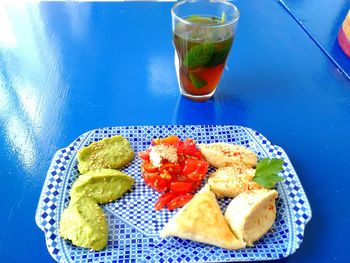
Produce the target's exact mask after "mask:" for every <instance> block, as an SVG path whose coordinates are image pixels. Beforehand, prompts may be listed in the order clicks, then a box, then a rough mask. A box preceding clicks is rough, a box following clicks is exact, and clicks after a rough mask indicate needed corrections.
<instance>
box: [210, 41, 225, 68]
mask: <svg viewBox="0 0 350 263" xmlns="http://www.w3.org/2000/svg"><path fill="white" fill-rule="evenodd" d="M230 49H231V44H229V45H227V46H226V47H224V48H221V49H220V50H218V51H214V53H213V55H212V57H211V59H210V60H209V62H208V63H207V65H206V66H207V67H209V68H210V67H215V66H217V65H219V64H222V63H224V62H225V60H226V58H227V56H228V54H229V53H230Z"/></svg>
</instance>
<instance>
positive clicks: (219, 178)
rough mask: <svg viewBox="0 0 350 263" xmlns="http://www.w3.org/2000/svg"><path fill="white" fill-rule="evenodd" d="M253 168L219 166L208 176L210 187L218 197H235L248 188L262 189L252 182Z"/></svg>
mask: <svg viewBox="0 0 350 263" xmlns="http://www.w3.org/2000/svg"><path fill="white" fill-rule="evenodd" d="M254 176H255V169H253V168H248V167H244V166H233V167H221V168H218V169H217V170H216V171H215V172H214V173H212V174H211V175H210V176H209V179H208V183H209V186H210V189H211V190H212V191H213V192H214V193H215V194H216V195H217V196H218V197H225V196H227V197H235V196H237V195H239V194H240V193H243V192H245V191H249V190H256V189H262V188H263V187H261V186H260V185H258V184H257V183H255V182H253V178H254Z"/></svg>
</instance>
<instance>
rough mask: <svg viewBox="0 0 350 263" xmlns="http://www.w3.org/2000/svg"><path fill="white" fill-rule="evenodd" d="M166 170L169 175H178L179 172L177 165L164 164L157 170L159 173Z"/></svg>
mask: <svg viewBox="0 0 350 263" xmlns="http://www.w3.org/2000/svg"><path fill="white" fill-rule="evenodd" d="M164 170H167V171H168V172H169V173H170V174H174V175H176V174H178V173H179V172H180V166H179V164H177V163H165V164H163V165H162V166H161V167H160V168H159V172H162V171H164Z"/></svg>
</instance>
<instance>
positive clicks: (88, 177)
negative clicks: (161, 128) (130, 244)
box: [59, 136, 134, 250]
mask: <svg viewBox="0 0 350 263" xmlns="http://www.w3.org/2000/svg"><path fill="white" fill-rule="evenodd" d="M133 156H134V152H133V150H132V148H131V146H130V143H129V141H128V140H127V139H125V138H123V137H122V136H113V137H110V138H105V139H102V140H101V141H98V142H93V143H92V144H90V145H89V146H87V147H84V148H83V149H81V150H80V151H79V152H78V156H77V158H78V169H79V171H80V172H81V173H84V174H82V175H80V176H79V177H78V179H77V180H76V181H75V182H74V183H73V185H72V189H71V191H70V197H71V201H70V203H69V205H68V207H67V208H66V209H65V210H64V211H63V213H62V215H61V221H60V229H59V233H60V236H61V237H62V238H65V239H69V240H71V241H72V243H73V245H76V246H80V247H84V248H90V249H93V250H101V249H103V248H104V247H105V246H106V245H107V240H108V225H107V221H106V217H105V215H104V213H103V210H102V208H101V207H99V206H98V204H106V203H109V202H112V201H114V200H115V199H117V198H119V197H121V196H122V195H123V194H124V193H125V192H126V191H128V190H129V189H130V188H131V187H132V186H133V184H134V179H133V178H132V177H130V176H129V175H127V174H125V173H123V172H121V171H118V170H114V169H110V168H121V167H122V166H124V165H126V164H127V163H128V162H129V161H130V160H131V159H132V158H133Z"/></svg>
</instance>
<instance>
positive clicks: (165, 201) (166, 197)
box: [154, 192, 176, 210]
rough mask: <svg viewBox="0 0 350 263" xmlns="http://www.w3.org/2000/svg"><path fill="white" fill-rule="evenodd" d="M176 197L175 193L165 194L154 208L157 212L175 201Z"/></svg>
mask: <svg viewBox="0 0 350 263" xmlns="http://www.w3.org/2000/svg"><path fill="white" fill-rule="evenodd" d="M175 196H176V194H175V193H173V192H167V193H164V194H161V195H160V196H159V198H158V200H157V202H156V203H155V204H154V208H155V209H156V210H160V209H162V208H163V207H165V206H167V205H168V203H169V202H170V201H171V200H173V199H174V197H175Z"/></svg>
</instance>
